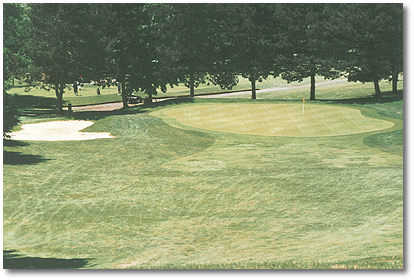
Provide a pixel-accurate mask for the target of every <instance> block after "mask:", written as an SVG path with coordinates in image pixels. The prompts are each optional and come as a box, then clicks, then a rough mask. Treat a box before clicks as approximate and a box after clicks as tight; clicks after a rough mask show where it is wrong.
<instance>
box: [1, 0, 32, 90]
mask: <svg viewBox="0 0 414 280" xmlns="http://www.w3.org/2000/svg"><path fill="white" fill-rule="evenodd" d="M3 8H4V10H3V14H4V17H3V38H4V40H3V81H4V83H5V84H6V86H7V85H8V84H9V83H10V86H14V78H15V77H21V78H22V77H24V74H25V73H27V71H28V69H29V66H30V63H31V60H30V57H29V56H28V50H29V46H30V26H31V23H30V18H29V16H28V9H27V6H25V5H23V4H13V3H6V4H4V5H3Z"/></svg>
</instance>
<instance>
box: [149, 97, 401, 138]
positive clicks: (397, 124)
mask: <svg viewBox="0 0 414 280" xmlns="http://www.w3.org/2000/svg"><path fill="white" fill-rule="evenodd" d="M200 101H201V100H200V99H198V100H197V101H195V102H193V103H185V104H180V106H191V105H193V104H194V103H204V104H205V103H207V104H209V103H211V104H217V103H233V104H234V103H250V104H269V103H272V104H282V103H301V102H299V101H296V100H293V101H292V100H289V101H280V100H266V99H261V100H249V99H247V100H246V99H240V100H238V101H235V99H231V100H224V99H208V100H202V101H201V102H200ZM220 101H224V102H220ZM240 101H241V102H240ZM312 104H320V105H329V106H339V107H348V108H353V109H358V110H360V111H361V114H362V115H364V116H366V117H370V118H375V119H380V120H386V121H389V122H392V123H393V124H394V125H393V126H392V127H390V128H386V129H382V130H375V131H368V132H361V133H354V134H347V135H334V136H312V137H302V136H266V135H254V134H239V133H233V132H224V131H215V130H209V129H202V128H197V127H192V126H189V125H185V124H182V123H181V122H178V121H177V120H175V119H174V118H169V117H167V116H165V115H164V116H157V115H154V114H151V113H152V112H156V111H159V110H162V109H167V108H165V107H164V106H163V107H159V108H155V110H151V112H149V115H150V116H151V117H154V118H158V119H160V120H161V121H164V122H165V123H166V124H167V125H170V126H173V127H175V128H181V129H185V130H195V131H200V132H204V133H211V134H215V135H226V134H227V135H228V134H230V135H235V134H237V135H246V136H255V137H284V138H286V139H289V138H290V139H295V138H309V139H315V140H317V139H321V138H322V139H323V138H326V137H352V136H353V135H360V136H362V137H366V136H373V135H375V134H378V133H385V134H387V133H390V132H394V131H396V130H400V129H401V128H402V127H403V124H402V122H401V121H400V120H398V119H396V118H391V117H386V116H384V115H382V114H380V113H378V112H377V111H376V110H375V109H374V108H367V107H363V106H364V105H356V104H331V103H329V104H326V103H325V102H313V103H312ZM171 105H176V104H168V105H167V106H166V107H168V106H171ZM369 146H377V145H375V144H374V145H369Z"/></svg>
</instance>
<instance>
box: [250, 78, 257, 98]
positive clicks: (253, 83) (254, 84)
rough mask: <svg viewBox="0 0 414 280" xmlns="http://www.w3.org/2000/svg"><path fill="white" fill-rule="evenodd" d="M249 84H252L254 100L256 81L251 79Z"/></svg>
mask: <svg viewBox="0 0 414 280" xmlns="http://www.w3.org/2000/svg"><path fill="white" fill-rule="evenodd" d="M250 82H251V83H252V99H256V80H255V79H251V80H250Z"/></svg>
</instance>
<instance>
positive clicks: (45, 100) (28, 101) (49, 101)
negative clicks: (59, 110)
mask: <svg viewBox="0 0 414 280" xmlns="http://www.w3.org/2000/svg"><path fill="white" fill-rule="evenodd" d="M9 98H10V99H9V102H10V103H11V104H14V105H15V106H16V107H18V108H24V109H29V108H30V109H32V108H37V109H51V110H55V108H56V98H52V97H43V96H35V95H22V94H10V96H9Z"/></svg>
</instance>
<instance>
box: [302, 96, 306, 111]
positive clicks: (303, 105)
mask: <svg viewBox="0 0 414 280" xmlns="http://www.w3.org/2000/svg"><path fill="white" fill-rule="evenodd" d="M302 114H305V97H303V98H302Z"/></svg>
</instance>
